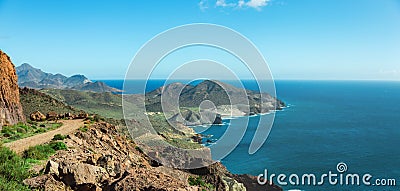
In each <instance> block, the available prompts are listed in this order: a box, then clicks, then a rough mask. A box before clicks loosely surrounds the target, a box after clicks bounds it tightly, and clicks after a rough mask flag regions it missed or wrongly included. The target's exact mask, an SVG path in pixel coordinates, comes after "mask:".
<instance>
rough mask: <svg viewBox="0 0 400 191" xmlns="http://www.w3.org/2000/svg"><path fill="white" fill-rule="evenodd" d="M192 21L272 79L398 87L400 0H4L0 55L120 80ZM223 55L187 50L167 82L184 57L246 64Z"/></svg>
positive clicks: (46, 68) (0, 15)
mask: <svg viewBox="0 0 400 191" xmlns="http://www.w3.org/2000/svg"><path fill="white" fill-rule="evenodd" d="M191 23H211V24H216V25H221V26H225V27H228V28H231V29H233V30H235V31H237V32H239V33H241V34H242V35H244V36H245V37H247V38H248V39H249V40H250V41H251V42H252V43H254V45H255V46H256V47H257V48H258V49H259V51H260V52H261V53H262V54H263V56H264V57H265V59H266V61H267V63H268V65H269V67H270V70H271V73H272V75H273V76H274V78H275V79H306V80H400V1H399V0H351V1H349V0H323V1H321V0H301V1H300V0H225V1H224V0H159V1H154V0H148V1H129V0H126V1H119V0H116V1H103V0H87V1H81V0H68V1H66V0H57V1H54V0H40V1H32V0H0V49H1V50H3V51H4V52H6V53H7V54H8V55H9V56H10V57H11V59H12V61H13V63H14V64H15V65H16V66H18V65H21V64H22V63H29V64H31V65H32V66H34V67H37V68H40V69H42V70H43V71H46V72H51V73H62V74H64V75H73V74H78V73H79V74H84V75H86V76H87V77H89V78H90V79H123V78H124V76H125V73H126V71H127V68H128V67H129V64H130V63H131V61H132V59H133V57H134V56H135V54H136V53H137V52H138V50H139V49H140V47H142V46H143V45H144V44H145V43H146V42H147V41H149V40H150V39H152V38H153V37H154V36H155V35H157V34H159V33H161V32H163V31H166V30H168V29H170V28H173V27H177V26H180V25H185V24H191ZM218 52H220V51H219V50H215V49H214V50H213V49H212V48H210V49H207V50H206V49H204V48H201V47H199V48H198V49H192V50H186V53H185V50H183V51H182V52H181V53H177V55H180V56H175V59H174V57H173V55H171V57H170V58H169V59H166V60H165V61H164V62H165V64H164V65H162V64H161V63H160V68H159V71H160V76H163V75H164V76H165V75H167V73H163V71H164V72H165V71H166V70H164V69H163V67H164V68H165V69H166V68H171V67H175V65H177V64H178V65H179V64H182V63H180V62H183V60H184V59H182V58H183V57H185V56H187V57H190V56H197V57H199V56H202V55H203V56H205V55H207V56H208V57H210V55H211V56H215V57H218V58H220V60H221V62H226V63H225V64H226V66H227V67H228V68H229V67H232V68H235V67H238V66H237V65H240V63H238V62H235V61H230V58H228V57H229V55H228V56H227V55H223V53H221V54H219V53H218ZM188 55H190V56H188ZM144 64H145V63H144ZM174 64H175V65H174ZM238 68H240V67H238ZM198 70H199V72H201V68H200V69H198ZM208 70H209V69H208ZM240 71H241V70H240V69H239V75H242V76H243V77H246V75H247V74H245V72H243V73H240ZM203 72H206V70H205V71H203ZM266 72H267V71H266Z"/></svg>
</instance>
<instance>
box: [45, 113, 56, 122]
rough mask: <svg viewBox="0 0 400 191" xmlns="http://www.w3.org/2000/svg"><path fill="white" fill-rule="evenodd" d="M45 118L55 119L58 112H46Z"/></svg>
mask: <svg viewBox="0 0 400 191" xmlns="http://www.w3.org/2000/svg"><path fill="white" fill-rule="evenodd" d="M46 118H47V120H56V119H58V114H57V113H56V112H54V111H51V112H49V113H47V115H46Z"/></svg>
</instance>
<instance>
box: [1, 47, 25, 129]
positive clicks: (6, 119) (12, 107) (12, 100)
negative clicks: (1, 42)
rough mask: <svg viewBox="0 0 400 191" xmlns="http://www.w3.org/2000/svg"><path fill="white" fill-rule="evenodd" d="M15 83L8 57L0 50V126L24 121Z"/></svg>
mask: <svg viewBox="0 0 400 191" xmlns="http://www.w3.org/2000/svg"><path fill="white" fill-rule="evenodd" d="M17 83H18V77H17V75H16V73H15V68H14V65H13V63H12V62H11V59H10V57H9V56H8V55H7V54H6V53H4V52H2V51H1V50H0V128H1V127H2V126H3V125H12V124H16V123H18V122H19V121H25V116H24V114H23V110H22V106H21V103H20V100H19V89H18V84H17Z"/></svg>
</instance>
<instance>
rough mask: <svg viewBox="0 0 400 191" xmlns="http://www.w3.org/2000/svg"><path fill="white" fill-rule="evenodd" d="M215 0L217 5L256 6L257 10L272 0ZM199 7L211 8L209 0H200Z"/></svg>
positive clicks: (223, 6) (234, 6)
mask: <svg viewBox="0 0 400 191" xmlns="http://www.w3.org/2000/svg"><path fill="white" fill-rule="evenodd" d="M227 1H229V0H215V7H222V8H226V7H230V8H247V7H250V8H254V9H256V10H261V8H262V7H265V6H267V5H268V3H269V1H271V0H235V1H233V0H232V1H230V2H227ZM199 7H200V9H201V10H205V9H207V8H209V6H208V0H200V3H199Z"/></svg>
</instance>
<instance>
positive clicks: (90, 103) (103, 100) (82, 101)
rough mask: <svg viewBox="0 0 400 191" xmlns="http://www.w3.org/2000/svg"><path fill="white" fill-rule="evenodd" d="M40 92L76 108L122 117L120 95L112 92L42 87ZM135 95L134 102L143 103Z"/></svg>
mask: <svg viewBox="0 0 400 191" xmlns="http://www.w3.org/2000/svg"><path fill="white" fill-rule="evenodd" d="M40 92H42V93H45V94H47V95H50V96H51V97H52V98H54V99H57V100H59V101H61V102H64V103H66V104H68V105H69V106H72V107H74V108H76V109H78V110H84V111H86V112H88V113H92V114H99V115H101V116H103V117H107V118H114V119H123V118H124V116H123V112H122V95H117V94H112V93H110V92H104V93H95V92H84V91H76V90H59V89H44V90H40ZM132 96H135V95H132ZM136 97H137V99H139V100H138V101H136V103H143V99H142V98H141V97H142V96H136ZM140 101H141V102H140ZM127 104H128V106H129V107H131V108H135V107H137V106H136V105H135V103H132V104H129V103H127Z"/></svg>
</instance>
